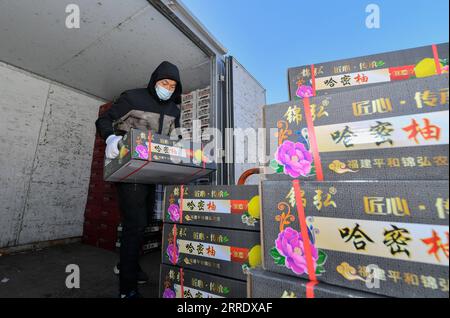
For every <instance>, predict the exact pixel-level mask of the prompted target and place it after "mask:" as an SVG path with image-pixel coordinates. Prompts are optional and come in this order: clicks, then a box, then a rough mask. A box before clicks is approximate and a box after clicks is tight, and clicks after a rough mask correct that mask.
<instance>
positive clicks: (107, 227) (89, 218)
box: [82, 104, 120, 250]
mask: <svg viewBox="0 0 450 318" xmlns="http://www.w3.org/2000/svg"><path fill="white" fill-rule="evenodd" d="M110 107H111V104H105V105H102V106H100V109H99V115H101V114H102V113H104V112H106V111H107V110H108V109H109V108H110ZM104 154H105V141H104V140H103V139H102V138H101V137H100V136H99V135H98V134H97V135H96V137H95V145H94V151H93V158H92V164H91V178H90V182H89V191H88V197H87V201H86V208H85V212H84V226H83V239H82V241H83V243H85V244H89V245H93V246H96V247H100V248H104V249H108V250H114V248H115V244H116V241H117V225H118V224H119V222H120V211H119V203H118V201H117V194H116V189H115V186H114V183H111V182H105V181H104V180H103V162H104Z"/></svg>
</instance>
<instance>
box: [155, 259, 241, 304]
mask: <svg viewBox="0 0 450 318" xmlns="http://www.w3.org/2000/svg"><path fill="white" fill-rule="evenodd" d="M159 290H160V298H245V296H246V283H245V282H242V281H240V280H235V279H228V278H223V277H220V276H215V275H210V274H205V273H201V272H196V271H192V270H188V269H184V268H180V267H176V266H168V265H164V264H161V276H160V282H159Z"/></svg>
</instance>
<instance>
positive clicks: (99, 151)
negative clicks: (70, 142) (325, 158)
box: [82, 103, 163, 252]
mask: <svg viewBox="0 0 450 318" xmlns="http://www.w3.org/2000/svg"><path fill="white" fill-rule="evenodd" d="M110 107H111V104H110V103H109V104H105V105H102V106H100V109H99V116H100V115H101V114H103V113H104V112H105V111H107V110H108V109H109V108H110ZM104 157H105V141H104V140H103V139H102V138H101V137H100V136H99V135H98V134H97V135H96V137H95V145H94V154H93V158H92V164H91V179H90V182H89V190H88V197H87V202H86V208H85V214H84V226H83V239H82V241H83V243H85V244H88V245H92V246H95V247H100V248H104V249H107V250H111V251H113V250H115V249H116V248H117V247H120V233H121V226H120V209H119V202H118V197H117V190H116V187H115V184H114V183H113V182H106V181H104V178H103V175H104ZM155 201H156V202H155V211H149V220H153V221H151V223H150V224H149V226H148V227H147V230H146V233H147V234H146V236H145V238H146V240H145V241H144V244H143V251H144V252H151V251H154V250H155V249H157V248H160V247H161V233H162V222H161V221H162V219H161V217H160V216H159V219H158V213H159V215H160V214H161V211H162V201H163V186H162V185H157V191H156V198H155ZM158 209H159V210H158ZM158 220H159V225H158ZM156 225H158V226H159V230H158V231H156Z"/></svg>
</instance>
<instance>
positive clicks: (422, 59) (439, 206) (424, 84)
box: [248, 44, 449, 298]
mask: <svg viewBox="0 0 450 318" xmlns="http://www.w3.org/2000/svg"><path fill="white" fill-rule="evenodd" d="M425 51H426V52H425ZM429 51H430V52H432V55H431V58H429V57H428V56H427V54H428V53H429ZM438 56H440V57H445V58H447V57H448V44H444V45H439V46H433V47H430V48H429V49H425V48H419V49H415V50H410V51H408V52H394V53H386V54H384V55H382V56H381V57H380V56H372V57H370V58H368V57H363V58H356V59H353V60H352V61H350V60H348V61H338V62H329V63H323V64H320V65H315V66H313V67H312V68H311V69H310V72H309V73H308V72H307V71H305V70H303V71H302V72H301V76H303V77H308V76H310V80H309V81H307V80H305V78H299V77H297V78H295V84H296V85H297V84H298V85H299V86H298V87H295V92H293V85H292V84H293V83H294V80H293V75H292V72H293V71H292V70H290V85H291V97H292V96H293V94H297V95H298V97H300V98H303V99H302V100H300V98H298V100H293V101H291V102H288V103H283V104H277V105H269V106H266V107H265V108H264V125H265V128H266V129H267V135H266V143H265V147H266V154H268V155H270V156H271V158H270V159H271V160H270V162H269V163H268V164H267V166H266V167H265V178H264V179H265V180H264V181H262V182H261V185H260V194H261V202H262V203H261V204H262V235H261V236H262V246H263V248H262V250H263V268H264V270H265V272H259V271H252V273H251V275H250V276H249V293H248V295H249V296H250V297H264V296H277V297H280V295H283V296H284V297H294V296H297V297H298V296H301V297H335V296H338V297H354V296H358V297H373V296H388V297H444V298H447V297H448V293H449V280H448V266H449V259H448V258H449V253H448V233H449V218H448V213H449V198H448V193H449V185H448V152H449V148H448V135H449V124H448V121H449V119H448V74H443V73H445V72H448V61H447V60H446V59H445V58H444V59H439V58H438ZM366 60H367V61H372V60H373V61H376V63H375V62H373V63H366V62H364V61H366ZM396 66H398V67H396ZM383 67H384V68H386V69H383ZM358 68H360V69H358ZM368 68H371V69H373V68H379V69H378V70H370V71H367V70H368ZM353 70H356V71H355V72H359V73H361V74H359V77H360V79H361V81H362V82H361V83H358V85H356V84H355V82H354V81H356V79H355V78H358V74H352V73H351V72H352V71H353ZM361 70H364V71H367V72H364V74H362V72H361ZM332 72H335V74H334V73H333V74H334V75H336V74H338V73H339V74H340V76H339V81H338V82H337V80H336V79H335V78H334V76H332V75H333V74H332ZM341 73H342V74H341ZM298 74H299V73H297V75H296V76H300V75H298ZM311 74H314V75H316V76H311ZM318 75H323V76H322V77H319V76H318ZM433 75H436V76H433ZM377 76H378V80H377ZM326 77H328V79H326ZM400 79H402V80H405V79H410V80H408V81H398V82H392V83H388V84H386V83H387V82H391V81H395V80H400ZM308 83H309V84H313V86H315V87H314V90H312V91H311V90H308V88H307V87H306V88H305V87H304V86H305V85H307V84H308ZM383 83H384V84H383ZM330 84H332V85H334V89H332V88H326V87H325V86H326V85H330ZM356 86H358V87H359V88H358V89H354V88H356ZM328 93H330V94H328ZM331 93H332V94H331ZM314 96H315V97H314ZM294 99H295V98H294ZM294 277H295V278H294Z"/></svg>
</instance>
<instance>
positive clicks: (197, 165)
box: [104, 129, 216, 184]
mask: <svg viewBox="0 0 450 318" xmlns="http://www.w3.org/2000/svg"><path fill="white" fill-rule="evenodd" d="M215 169H216V165H215V164H214V163H212V161H211V160H210V159H209V158H207V156H206V155H205V153H204V152H203V148H202V145H200V144H196V143H192V142H190V141H186V140H180V141H176V140H171V139H170V138H168V137H163V136H160V135H157V134H154V133H152V132H150V131H141V130H138V129H131V130H130V132H129V133H127V134H125V136H124V137H123V140H122V142H121V143H120V155H119V157H117V158H116V159H114V160H109V159H105V167H104V179H105V181H111V182H128V183H148V184H167V183H170V184H174V183H175V184H177V183H189V182H191V181H193V180H195V179H198V178H200V177H204V176H207V175H208V174H210V173H211V172H213V171H215Z"/></svg>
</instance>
